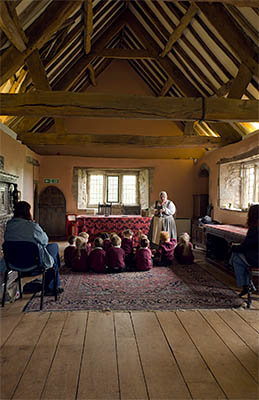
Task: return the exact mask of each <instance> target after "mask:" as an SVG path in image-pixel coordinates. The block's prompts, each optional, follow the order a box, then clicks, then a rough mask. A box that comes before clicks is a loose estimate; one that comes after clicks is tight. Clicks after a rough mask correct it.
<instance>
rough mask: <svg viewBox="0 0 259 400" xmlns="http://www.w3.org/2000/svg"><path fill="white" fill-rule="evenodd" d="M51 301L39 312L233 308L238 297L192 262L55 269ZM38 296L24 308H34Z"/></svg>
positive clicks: (238, 301)
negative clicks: (108, 270)
mask: <svg viewBox="0 0 259 400" xmlns="http://www.w3.org/2000/svg"><path fill="white" fill-rule="evenodd" d="M61 280H62V286H63V287H64V289H65V290H64V293H62V294H61V295H60V296H59V297H58V300H57V302H55V300H54V299H53V297H45V298H44V306H43V310H44V311H83V310H84V311H87V310H89V311H90V310H91V311H93V310H96V311H120V310H121V311H126V310H127V311H145V310H146V311H148V310H177V309H221V308H223V309H224V308H233V307H239V306H240V305H241V304H242V300H241V299H240V298H239V297H238V295H237V294H236V293H235V292H234V291H233V290H232V289H230V288H229V287H227V286H226V285H225V284H223V283H222V282H220V281H219V280H217V279H216V278H215V277H213V276H212V275H211V274H210V273H208V272H207V271H206V270H205V269H203V268H202V267H200V266H199V265H198V264H192V265H188V266H186V265H174V266H172V267H154V268H153V269H152V270H150V271H145V272H124V273H120V274H94V273H90V272H88V273H73V272H71V271H68V270H65V269H63V271H61ZM39 302H40V298H39V296H38V295H37V296H34V297H33V298H31V299H30V300H29V302H28V303H27V304H26V306H25V308H24V311H25V312H30V311H39Z"/></svg>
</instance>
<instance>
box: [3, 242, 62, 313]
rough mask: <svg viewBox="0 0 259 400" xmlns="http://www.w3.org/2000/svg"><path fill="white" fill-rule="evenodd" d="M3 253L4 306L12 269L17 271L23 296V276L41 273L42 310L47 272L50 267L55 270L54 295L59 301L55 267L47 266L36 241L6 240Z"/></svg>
mask: <svg viewBox="0 0 259 400" xmlns="http://www.w3.org/2000/svg"><path fill="white" fill-rule="evenodd" d="M3 253H4V259H5V264H6V271H5V273H4V283H3V297H2V307H4V305H5V296H6V287H7V281H8V274H9V272H10V271H17V273H18V284H19V291H20V297H21V298H22V285H21V278H22V277H25V276H32V275H41V276H42V279H41V300H40V310H42V307H43V297H44V289H45V288H44V286H45V285H44V284H45V273H46V271H47V270H48V269H51V270H52V271H53V277H54V297H55V301H57V279H56V271H55V267H54V266H52V267H49V268H47V267H46V266H45V265H44V264H42V262H41V260H40V253H39V248H38V246H37V244H36V243H33V242H25V241H6V242H4V243H3Z"/></svg>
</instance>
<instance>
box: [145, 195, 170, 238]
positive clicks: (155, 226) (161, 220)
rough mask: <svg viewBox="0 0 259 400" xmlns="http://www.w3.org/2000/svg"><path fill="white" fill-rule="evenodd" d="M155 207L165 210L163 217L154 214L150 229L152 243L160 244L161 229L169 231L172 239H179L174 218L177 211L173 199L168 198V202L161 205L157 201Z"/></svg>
mask: <svg viewBox="0 0 259 400" xmlns="http://www.w3.org/2000/svg"><path fill="white" fill-rule="evenodd" d="M155 209H156V210H157V211H159V210H160V209H162V210H163V215H162V216H161V217H159V216H154V217H153V218H152V221H151V224H150V230H149V235H148V236H149V240H150V242H151V243H153V244H156V245H158V244H159V242H160V233H161V231H165V232H168V233H169V234H170V239H176V240H177V230H176V224H175V220H174V214H175V212H176V207H175V205H174V203H173V202H172V201H171V200H167V201H166V203H165V204H164V205H163V206H161V205H160V203H159V202H158V201H157V202H156V205H155Z"/></svg>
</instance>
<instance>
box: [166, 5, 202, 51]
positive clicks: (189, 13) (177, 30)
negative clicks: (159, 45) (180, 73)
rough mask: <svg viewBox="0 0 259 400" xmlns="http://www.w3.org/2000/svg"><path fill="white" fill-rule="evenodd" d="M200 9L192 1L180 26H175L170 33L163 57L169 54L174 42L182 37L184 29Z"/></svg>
mask: <svg viewBox="0 0 259 400" xmlns="http://www.w3.org/2000/svg"><path fill="white" fill-rule="evenodd" d="M198 10H199V8H198V7H197V6H196V5H195V4H194V3H192V4H191V5H190V7H189V9H188V10H187V12H186V13H185V14H184V16H183V17H182V19H181V21H180V22H179V24H178V26H177V27H176V28H175V30H174V31H173V33H172V34H171V35H170V37H169V39H168V41H167V43H166V45H165V48H164V50H163V51H162V53H161V57H164V56H165V55H166V54H168V53H169V52H170V51H171V49H172V47H173V45H174V43H175V42H177V40H178V39H180V37H181V36H182V34H183V32H184V30H185V29H186V28H187V26H188V25H189V23H190V22H191V20H192V19H193V17H194V16H195V14H196V13H197V12H198Z"/></svg>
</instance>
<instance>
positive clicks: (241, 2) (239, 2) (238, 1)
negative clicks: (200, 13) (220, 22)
mask: <svg viewBox="0 0 259 400" xmlns="http://www.w3.org/2000/svg"><path fill="white" fill-rule="evenodd" d="M167 1H173V2H175V3H176V2H180V1H181V0H167ZM192 1H193V3H204V2H205V3H226V4H232V5H233V6H236V7H256V8H257V7H258V0H192Z"/></svg>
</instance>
